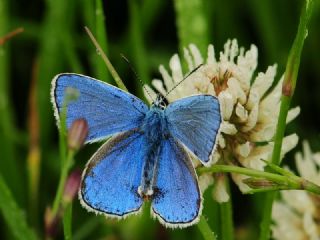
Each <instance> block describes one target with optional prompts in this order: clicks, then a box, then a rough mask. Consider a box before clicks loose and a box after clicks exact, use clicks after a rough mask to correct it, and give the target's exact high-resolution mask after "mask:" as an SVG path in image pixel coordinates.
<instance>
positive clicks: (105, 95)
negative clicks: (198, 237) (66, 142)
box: [51, 74, 221, 228]
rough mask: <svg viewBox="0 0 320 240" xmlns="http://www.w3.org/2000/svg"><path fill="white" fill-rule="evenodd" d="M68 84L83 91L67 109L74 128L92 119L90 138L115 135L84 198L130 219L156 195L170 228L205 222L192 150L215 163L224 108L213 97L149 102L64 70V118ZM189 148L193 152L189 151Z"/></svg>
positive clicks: (55, 96) (92, 168) (88, 175)
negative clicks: (80, 121) (201, 219)
mask: <svg viewBox="0 0 320 240" xmlns="http://www.w3.org/2000/svg"><path fill="white" fill-rule="evenodd" d="M66 88H75V89H77V90H78V91H79V98H78V99H77V100H75V101H74V102H70V104H68V106H67V127H68V128H69V127H70V125H71V124H72V122H73V121H74V120H76V119H78V118H84V119H86V121H87V122H88V126H89V133H88V137H87V142H94V141H98V140H101V139H106V138H108V137H110V136H111V137H110V138H109V139H108V140H107V142H106V143H104V144H103V145H102V146H101V147H100V149H98V151H97V152H96V153H95V154H94V155H93V156H92V158H91V159H90V160H89V162H88V163H87V166H86V169H85V170H84V172H83V178H82V183H81V189H80V191H79V198H80V200H81V203H82V205H83V206H84V207H86V208H87V209H88V210H89V211H94V212H96V213H103V214H105V215H107V216H110V217H118V218H122V217H125V216H128V215H129V214H133V213H137V212H139V211H140V209H141V206H142V204H143V201H144V200H151V212H152V214H153V216H155V217H156V218H157V219H159V221H160V222H161V223H163V224H164V225H166V226H169V227H172V228H175V227H186V226H189V225H192V224H194V223H196V222H197V221H198V219H199V218H198V216H199V215H200V213H201V208H202V198H201V194H200V190H199V186H198V183H197V176H196V173H195V169H194V167H193V164H192V161H191V159H190V156H189V155H190V154H192V155H194V156H195V157H197V158H198V159H199V160H200V161H201V162H202V163H203V164H205V165H208V164H210V159H211V154H212V152H213V150H214V148H215V142H216V137H217V134H218V131H219V127H220V123H221V115H220V106H219V102H218V101H217V99H216V98H215V97H213V96H210V95H197V96H191V97H187V98H184V99H180V100H177V101H176V102H173V103H171V104H169V105H168V107H167V108H165V107H164V106H163V105H162V101H161V100H157V101H155V103H154V104H152V105H151V107H147V106H146V105H145V104H144V103H143V102H142V101H141V100H140V99H138V98H136V97H135V96H133V95H131V94H129V93H126V92H123V91H122V90H120V89H118V88H116V87H113V86H111V85H108V84H105V83H103V82H101V81H98V80H95V79H92V78H90V77H87V76H83V75H79V74H60V75H58V76H56V77H55V78H54V80H53V82H52V92H51V95H52V102H53V105H54V108H55V115H56V117H57V120H58V122H59V113H60V112H61V110H62V108H63V107H64V104H63V99H64V98H65V92H66V91H65V90H66ZM186 149H188V151H189V153H188V152H187V151H186Z"/></svg>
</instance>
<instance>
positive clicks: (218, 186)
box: [212, 175, 229, 203]
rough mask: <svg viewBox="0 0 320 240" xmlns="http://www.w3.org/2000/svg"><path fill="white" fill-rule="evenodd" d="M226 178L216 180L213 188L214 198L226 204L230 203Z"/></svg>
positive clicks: (221, 177)
mask: <svg viewBox="0 0 320 240" xmlns="http://www.w3.org/2000/svg"><path fill="white" fill-rule="evenodd" d="M224 178H225V176H224V175H223V176H219V177H217V178H215V180H216V181H215V183H214V188H213V191H212V193H213V198H214V199H215V200H216V201H217V202H219V203H224V202H228V201H229V194H228V193H227V190H226V186H225V180H224Z"/></svg>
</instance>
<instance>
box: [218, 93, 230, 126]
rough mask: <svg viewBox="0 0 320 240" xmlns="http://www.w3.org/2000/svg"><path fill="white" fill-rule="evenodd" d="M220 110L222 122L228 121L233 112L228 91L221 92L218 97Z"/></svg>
mask: <svg viewBox="0 0 320 240" xmlns="http://www.w3.org/2000/svg"><path fill="white" fill-rule="evenodd" d="M218 99H219V102H220V109H221V112H222V117H223V119H224V120H229V119H230V117H231V114H232V111H233V107H234V106H233V105H234V99H233V97H232V95H231V94H230V93H229V92H228V91H223V92H221V93H220V94H219V95H218Z"/></svg>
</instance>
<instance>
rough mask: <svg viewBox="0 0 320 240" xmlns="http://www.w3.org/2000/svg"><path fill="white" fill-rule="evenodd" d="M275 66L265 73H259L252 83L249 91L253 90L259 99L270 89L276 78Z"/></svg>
mask: <svg viewBox="0 0 320 240" xmlns="http://www.w3.org/2000/svg"><path fill="white" fill-rule="evenodd" d="M276 72H277V65H276V64H275V65H273V66H269V67H268V69H267V71H266V73H259V74H258V76H257V78H256V79H255V81H254V82H253V84H252V86H251V89H254V90H255V91H256V92H257V93H258V94H259V96H260V98H261V97H263V95H264V94H265V93H266V91H267V90H268V89H269V88H270V87H271V85H272V83H273V81H274V77H275V76H276Z"/></svg>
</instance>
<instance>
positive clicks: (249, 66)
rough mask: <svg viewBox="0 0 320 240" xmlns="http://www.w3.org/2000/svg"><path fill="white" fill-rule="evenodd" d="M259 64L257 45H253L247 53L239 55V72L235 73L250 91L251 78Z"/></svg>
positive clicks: (243, 85)
mask: <svg viewBox="0 0 320 240" xmlns="http://www.w3.org/2000/svg"><path fill="white" fill-rule="evenodd" d="M257 64H258V50H257V47H256V46H255V45H251V48H250V50H249V51H247V52H246V53H245V55H244V56H243V54H242V55H239V56H238V58H237V69H238V70H237V72H235V73H233V74H234V76H237V79H238V80H239V81H240V83H241V84H240V85H241V87H242V89H243V90H244V91H246V92H247V91H248V90H249V87H250V82H251V78H252V75H253V72H254V70H255V69H256V67H257Z"/></svg>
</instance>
